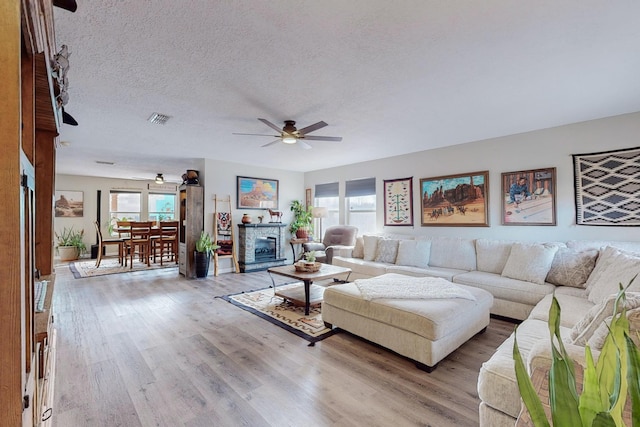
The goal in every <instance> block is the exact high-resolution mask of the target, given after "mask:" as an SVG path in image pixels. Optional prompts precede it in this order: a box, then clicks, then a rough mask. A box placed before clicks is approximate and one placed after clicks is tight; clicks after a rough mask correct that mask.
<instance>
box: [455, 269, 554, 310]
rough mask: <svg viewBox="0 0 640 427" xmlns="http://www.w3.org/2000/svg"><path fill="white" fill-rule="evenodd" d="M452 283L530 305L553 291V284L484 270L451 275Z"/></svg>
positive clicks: (497, 297) (498, 297)
mask: <svg viewBox="0 0 640 427" xmlns="http://www.w3.org/2000/svg"><path fill="white" fill-rule="evenodd" d="M453 282H454V283H460V284H463V285H469V286H475V287H477V288H481V289H484V290H486V291H489V292H490V293H491V294H492V295H493V297H494V298H495V299H501V300H506V301H514V302H519V303H523V304H528V305H531V306H534V305H536V304H537V303H538V302H539V301H540V300H541V299H542V298H544V297H545V295H547V294H551V293H553V290H554V289H555V286H553V285H549V284H542V285H538V284H535V283H532V282H527V281H524V280H517V279H511V278H508V277H503V276H500V275H499V274H494V273H485V272H484V271H469V272H466V273H462V274H457V275H455V276H454V277H453Z"/></svg>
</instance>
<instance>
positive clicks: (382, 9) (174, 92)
mask: <svg viewBox="0 0 640 427" xmlns="http://www.w3.org/2000/svg"><path fill="white" fill-rule="evenodd" d="M78 3H79V5H78V10H77V12H76V13H69V12H67V11H64V10H62V9H58V8H55V26H56V37H57V43H58V45H59V46H61V45H62V44H66V45H68V46H69V49H70V51H71V56H70V58H69V59H70V63H71V67H70V69H69V73H68V76H69V83H70V90H69V93H70V101H69V104H68V105H67V106H66V111H67V112H69V113H70V114H72V115H73V117H74V118H75V119H76V120H77V121H78V122H79V123H80V124H79V126H77V127H72V126H69V125H63V126H62V129H61V136H60V137H61V141H64V142H65V143H68V145H67V146H62V147H60V149H59V150H58V160H57V162H58V164H57V167H58V169H57V170H58V172H59V173H68V174H77V175H89V176H106V177H115V178H147V179H151V178H153V177H154V176H155V174H156V173H157V172H162V173H164V174H165V177H168V178H169V179H170V180H175V181H177V180H179V176H180V175H181V174H182V172H183V171H184V170H185V169H187V168H191V167H194V165H196V164H197V163H195V162H196V160H197V159H202V158H209V159H223V160H225V161H231V162H238V163H244V164H252V165H260V166H269V167H273V168H277V169H286V170H298V171H310V170H316V169H323V168H327V167H333V166H339V165H345V164H350V163H355V162H361V161H366V160H372V159H378V158H383V157H389V156H394V155H398V154H405V153H411V152H416V151H422V150H426V149H430V148H436V147H442V146H447V145H452V144H460V143H464V142H469V141H476V140H481V139H486V138H491V137H497V136H503V135H509V134H514V133H520V132H526V131H530V130H535V129H541V128H548V127H553V126H558V125H562V124H567V123H574V122H579V121H584V120H591V119H595V118H601V117H607V116H613V115H618V114H623V113H628V112H634V111H640V79H639V78H638V76H640V25H638V17H639V16H640V2H637V1H615V2H610V1H602V0H597V1H593V0H576V1H568V0H553V1H552V0H537V1H532V2H521V1H512V0H493V1H471V0H469V1H456V0H448V1H442V0H438V1H426V0H415V1H393V2H390V1H388V0H348V1H345V0H324V1H317V0H316V1H312V0H269V1H258V0H224V1H218V0H216V1H214V0H209V1H204V0H192V1H175V0H153V1H152V0H135V1H122V0H101V1H87V0H78ZM153 112H160V113H164V114H168V115H170V116H172V118H171V120H170V121H169V122H168V123H167V124H166V125H164V126H160V125H154V124H151V123H149V122H148V121H147V119H148V118H149V116H150V115H151V114H152V113H153ZM258 117H262V118H266V119H268V120H271V121H272V122H273V123H276V124H277V125H280V126H281V125H282V122H283V121H284V120H286V119H292V120H295V121H296V122H297V124H298V126H299V127H304V126H307V125H309V124H312V123H315V122H317V121H320V120H324V121H325V122H327V123H329V126H327V127H326V128H324V129H321V130H318V131H316V132H315V133H314V135H328V136H342V137H343V138H344V139H343V142H341V143H331V142H310V144H311V145H313V149H312V150H309V151H307V150H303V149H301V148H300V147H299V146H297V145H293V146H290V145H285V144H275V145H273V146H270V147H266V148H261V147H260V146H261V145H263V144H266V143H268V142H271V141H272V140H273V139H274V138H269V137H258V136H237V135H232V133H233V132H243V133H261V134H272V131H271V130H270V129H269V128H268V127H266V126H265V125H264V124H262V123H261V122H259V121H258V120H257V118H258ZM97 160H98V161H109V162H114V163H115V165H113V166H104V165H99V164H96V161H97Z"/></svg>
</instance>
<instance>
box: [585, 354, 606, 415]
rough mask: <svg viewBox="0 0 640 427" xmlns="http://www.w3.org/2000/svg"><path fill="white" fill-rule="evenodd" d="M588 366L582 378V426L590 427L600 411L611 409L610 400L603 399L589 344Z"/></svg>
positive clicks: (586, 355)
mask: <svg viewBox="0 0 640 427" xmlns="http://www.w3.org/2000/svg"><path fill="white" fill-rule="evenodd" d="M585 359H586V366H585V368H584V375H583V379H582V394H581V395H580V405H579V409H580V416H581V417H582V426H583V427H590V426H591V425H592V423H593V420H594V418H595V416H596V414H597V413H598V412H603V411H607V410H608V409H609V401H608V400H606V401H603V399H602V398H601V395H600V384H599V383H598V373H597V372H596V366H595V363H594V362H593V354H592V353H591V348H590V347H589V346H588V345H587V346H586V348H585Z"/></svg>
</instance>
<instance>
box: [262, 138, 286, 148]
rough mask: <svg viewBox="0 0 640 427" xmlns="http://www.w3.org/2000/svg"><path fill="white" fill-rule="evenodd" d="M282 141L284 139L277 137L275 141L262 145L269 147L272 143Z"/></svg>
mask: <svg viewBox="0 0 640 427" xmlns="http://www.w3.org/2000/svg"><path fill="white" fill-rule="evenodd" d="M281 141H282V140H281V139H276V140H275V141H271V142H269V143H267V144H264V145H261V147H268V146H270V145H273V144H276V143H278V142H281Z"/></svg>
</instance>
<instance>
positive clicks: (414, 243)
mask: <svg viewBox="0 0 640 427" xmlns="http://www.w3.org/2000/svg"><path fill="white" fill-rule="evenodd" d="M430 253H431V241H430V240H400V242H399V243H398V256H397V257H396V264H397V265H406V266H410V267H419V268H428V267H429V255H430Z"/></svg>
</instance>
